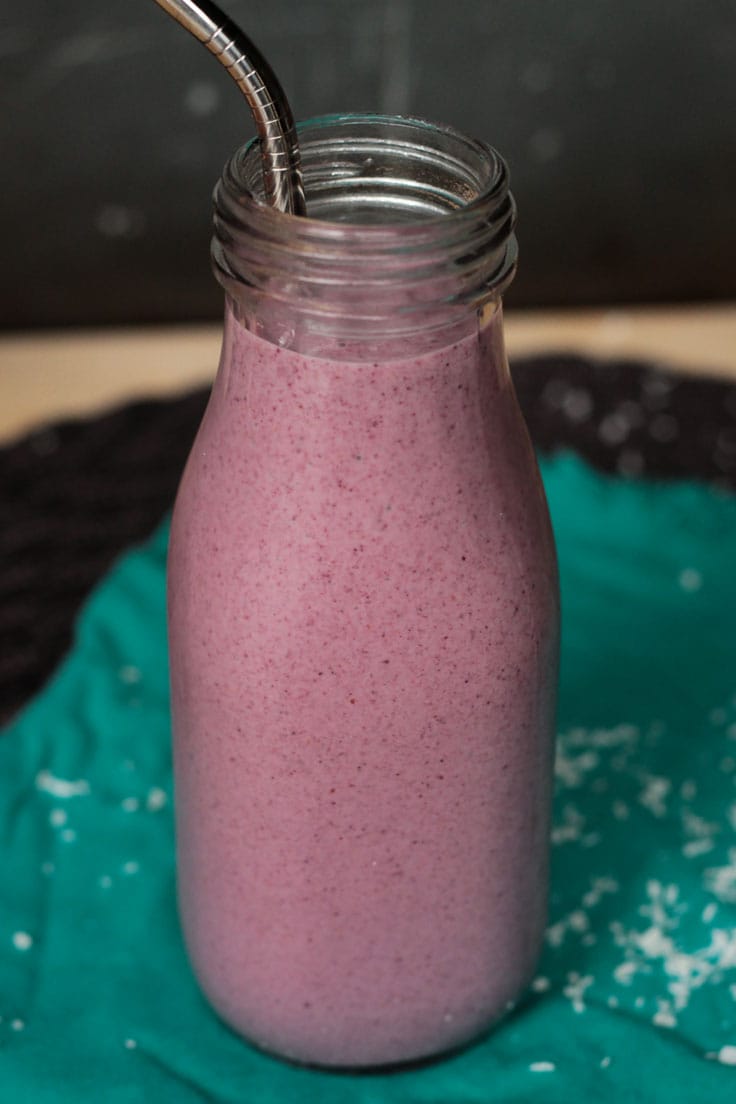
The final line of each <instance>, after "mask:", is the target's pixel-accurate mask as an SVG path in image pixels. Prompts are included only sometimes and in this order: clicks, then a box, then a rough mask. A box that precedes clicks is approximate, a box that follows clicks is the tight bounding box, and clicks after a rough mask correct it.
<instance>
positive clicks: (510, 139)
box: [0, 0, 736, 327]
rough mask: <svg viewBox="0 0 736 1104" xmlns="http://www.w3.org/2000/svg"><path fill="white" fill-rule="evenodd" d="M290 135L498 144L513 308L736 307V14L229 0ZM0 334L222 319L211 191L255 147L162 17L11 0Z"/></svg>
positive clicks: (632, 2) (692, 9) (3, 84)
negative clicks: (356, 114) (513, 248)
mask: <svg viewBox="0 0 736 1104" xmlns="http://www.w3.org/2000/svg"><path fill="white" fill-rule="evenodd" d="M223 3H224V6H225V7H226V8H227V10H228V11H229V12H230V13H231V14H232V15H233V16H234V17H235V18H236V19H237V20H238V21H239V22H241V23H242V25H243V27H244V28H245V29H246V31H247V32H248V33H250V35H251V36H252V37H253V39H254V40H255V41H256V42H257V43H258V45H259V46H260V47H261V49H262V50H263V52H264V53H265V54H266V55H267V56H268V57H269V58H270V59H271V60H272V63H273V65H274V68H275V69H276V70H277V72H278V73H279V74H280V76H281V79H282V82H283V84H284V87H285V88H286V90H287V93H288V94H289V96H290V99H291V101H292V104H293V107H294V112H295V115H296V116H297V118H306V117H308V116H310V115H314V114H321V113H329V112H333V111H345V110H369V111H371V110H378V111H390V112H400V113H410V114H418V115H423V116H426V117H429V118H432V119H435V120H436V121H441V122H447V123H451V124H454V125H456V126H458V127H460V128H462V129H464V130H465V131H467V132H469V133H471V134H474V135H476V136H478V137H481V138H484V139H485V140H487V141H490V142H491V143H493V144H494V145H496V146H497V147H498V148H499V149H500V150H501V151H502V152H503V153H504V154H505V156H506V158H507V160H508V161H509V162H510V165H511V171H512V180H513V188H514V192H515V194H516V197H517V200H518V205H519V211H520V223H519V238H520V245H521V266H520V271H519V276H518V278H517V281H516V283H515V285H514V287H513V289H512V293H511V296H512V298H513V301H514V302H515V303H516V304H517V305H522V304H523V305H559V304H583V303H599V302H631V301H641V302H643V301H657V300H683V299H710V298H723V297H730V296H733V295H734V294H735V293H736V214H735V213H734V192H735V190H736V76H735V75H734V74H735V72H736V0H700V2H696V0H666V2H665V0H455V2H454V3H448V2H447V0H423V2H422V0H302V2H301V3H300V2H299V0H280V2H276V0H223ZM0 58H1V59H2V64H1V65H0V103H2V105H3V107H2V112H1V113H0V153H1V154H2V159H1V161H0V165H1V168H0V172H1V173H2V176H1V177H0V180H1V181H2V208H1V210H0V235H1V240H2V243H3V254H4V262H5V263H4V264H3V265H2V274H1V275H0V281H1V282H2V288H1V289H0V291H1V294H0V325H2V326H5V327H20V326H22V327H27V326H36V325H58V324H65V323H74V324H79V323H103V322H128V321H131V322H135V321H160V320H172V319H192V320H193V319H201V318H207V317H216V316H218V315H219V313H220V309H221V295H220V290H219V288H218V287H217V285H216V284H215V283H214V279H213V278H212V276H211V275H210V270H209V260H208V239H209V219H210V192H211V188H212V185H213V183H214V181H215V179H216V177H217V176H218V174H219V171H220V169H221V166H222V164H223V162H224V161H225V159H226V157H227V156H228V155H229V153H230V152H231V151H232V149H233V148H234V147H235V146H236V145H239V144H241V143H242V142H244V141H245V140H247V139H248V138H250V137H251V135H252V133H253V131H252V126H251V123H250V120H249V117H248V115H247V112H246V109H245V104H244V102H243V101H242V100H241V97H240V94H239V93H238V91H237V89H236V88H235V86H234V85H233V84H232V82H231V81H230V80H229V79H228V77H227V76H226V75H225V73H224V72H223V71H222V70H221V69H220V67H219V66H218V65H217V63H216V62H215V61H214V59H213V58H212V57H210V56H209V55H208V54H207V53H206V51H205V50H204V49H203V48H202V47H201V46H200V45H198V44H197V43H195V42H194V41H193V40H192V39H190V38H189V37H188V36H187V35H186V34H185V32H184V31H183V30H181V28H178V27H176V26H175V25H174V23H173V22H172V21H171V20H170V19H168V18H167V17H166V16H165V15H164V14H163V12H161V11H160V9H159V8H158V7H157V6H156V5H155V4H154V3H153V0H118V3H116V4H108V3H106V4H102V3H100V2H99V0H64V2H63V3H61V2H59V0H24V2H23V3H22V4H18V3H15V4H12V5H11V4H10V3H9V0H0Z"/></svg>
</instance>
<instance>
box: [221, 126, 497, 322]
mask: <svg viewBox="0 0 736 1104" xmlns="http://www.w3.org/2000/svg"><path fill="white" fill-rule="evenodd" d="M297 133H298V135H299V142H300V147H301V160H302V171H303V175H304V187H305V194H306V200H307V217H297V216H294V215H290V214H285V213H284V212H282V211H278V210H275V209H274V208H272V207H269V206H267V205H266V203H265V197H264V194H263V181H262V174H261V158H260V151H259V146H258V142H257V141H253V142H251V143H250V144H249V145H247V146H245V147H243V148H242V149H239V150H238V151H236V153H235V154H234V156H233V157H232V158H231V160H230V161H229V162H228V163H227V165H226V166H225V169H224V171H223V175H222V178H221V180H220V181H219V182H218V184H217V186H216V188H215V192H214V237H213V243H212V258H213V265H214V269H215V274H216V276H217V279H218V280H219V282H220V283H221V284H222V285H223V287H224V288H225V289H226V291H227V292H228V294H229V295H230V296H231V297H232V298H233V299H234V300H235V302H236V304H237V303H238V302H241V303H243V302H244V300H247V299H248V297H249V296H252V295H253V294H254V293H261V294H263V295H267V296H269V297H272V298H273V297H275V298H277V299H278V298H281V299H282V300H283V301H284V302H285V301H286V300H288V301H289V302H290V303H291V305H292V306H293V307H294V308H295V309H296V310H297V311H303V312H308V313H311V314H313V315H321V316H323V317H325V316H333V317H336V316H340V317H343V318H344V319H346V320H347V319H353V320H354V321H355V322H356V323H357V322H359V321H363V322H367V321H368V320H372V321H373V322H375V321H376V320H382V321H383V322H385V323H386V324H387V325H389V327H390V328H391V329H392V332H398V331H399V330H400V329H401V328H402V327H403V328H404V329H408V328H410V327H411V325H415V324H416V325H426V324H430V318H429V315H431V312H432V311H433V310H435V309H436V308H437V306H439V305H442V307H443V308H444V312H445V313H446V311H447V310H450V309H452V308H456V309H457V310H464V311H465V312H466V313H467V309H468V307H469V306H471V305H481V304H484V303H486V302H487V301H488V299H489V298H491V297H497V296H500V295H501V293H502V292H503V290H504V289H505V288H506V287H507V285H508V284H509V283H510V281H511V279H512V278H513V275H514V272H515V269H516V256H517V247H516V238H515V236H514V226H515V221H516V207H515V204H514V200H513V197H512V195H511V192H510V190H509V174H508V169H507V167H506V163H505V162H504V160H503V158H502V157H501V156H500V155H499V154H498V153H497V152H496V151H495V150H494V149H493V148H492V147H491V146H488V145H486V144H485V143H483V142H479V141H476V140H475V139H471V138H467V137H466V136H465V135H463V134H461V133H460V132H458V131H456V130H454V129H452V128H450V127H440V126H436V125H435V124H433V123H429V122H427V121H425V120H423V119H414V118H404V117H400V116H386V115H337V116H327V117H324V118H318V119H313V120H310V121H308V122H306V123H302V124H300V125H299V126H298V127H297ZM422 312H423V313H424V315H425V316H426V317H425V321H424V322H423V323H422V322H420V320H419V315H420V314H422ZM427 312H429V314H428V313H427ZM399 316H402V317H403V319H404V321H403V322H400V321H399ZM407 316H411V319H410V320H409V318H408V317H407Z"/></svg>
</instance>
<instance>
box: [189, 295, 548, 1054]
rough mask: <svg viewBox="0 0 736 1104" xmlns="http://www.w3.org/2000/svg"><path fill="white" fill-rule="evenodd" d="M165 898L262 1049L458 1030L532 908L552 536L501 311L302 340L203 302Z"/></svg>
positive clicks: (519, 955)
mask: <svg viewBox="0 0 736 1104" xmlns="http://www.w3.org/2000/svg"><path fill="white" fill-rule="evenodd" d="M169 611H170V649H171V680H172V706H173V723H174V737H175V744H174V752H175V776H176V808H177V833H178V863H179V894H180V909H181V916H182V922H183V927H184V933H185V938H186V942H187V946H188V950H189V954H190V958H191V961H192V964H193V966H194V969H195V972H196V974H197V977H198V979H199V981H200V984H201V986H202V988H203V990H204V992H205V993H206V995H207V996H208V998H209V1000H210V1001H211V1003H212V1004H213V1005H214V1007H215V1008H216V1009H217V1011H218V1012H219V1013H220V1015H221V1016H222V1017H223V1018H224V1019H225V1020H226V1021H227V1022H228V1023H229V1024H230V1025H232V1026H233V1027H234V1028H235V1029H236V1030H237V1031H238V1032H240V1033H242V1034H243V1035H245V1036H246V1037H247V1038H249V1039H251V1040H252V1041H253V1042H255V1043H256V1044H258V1045H259V1046H261V1047H263V1048H265V1049H267V1050H269V1051H274V1052H277V1053H280V1054H282V1055H285V1056H287V1057H289V1058H292V1059H296V1060H298V1061H304V1062H308V1063H318V1064H324V1065H336V1066H370V1065H381V1064H386V1063H392V1062H398V1061H406V1060H409V1059H414V1058H420V1057H423V1056H426V1055H430V1054H434V1053H437V1052H440V1051H443V1050H446V1049H449V1048H451V1047H454V1046H456V1045H459V1044H462V1043H464V1042H466V1041H467V1040H469V1039H471V1038H473V1037H474V1036H476V1035H477V1034H478V1033H480V1032H482V1031H483V1030H484V1029H485V1028H486V1027H487V1026H488V1025H489V1024H491V1023H492V1022H493V1021H494V1019H496V1018H497V1017H498V1016H499V1015H500V1014H502V1013H503V1011H504V1009H505V1007H506V1006H507V1003H508V1002H509V1001H510V1000H512V999H513V998H514V997H515V996H516V995H517V994H518V993H519V991H520V989H521V988H522V987H523V986H524V984H525V983H526V981H527V980H528V979H529V977H530V975H531V973H532V971H533V968H534V964H535V961H536V958H537V955H538V951H539V948H540V943H541V939H542V933H543V928H544V923H545V915H546V896H547V853H548V825H549V806H550V774H551V770H550V767H551V756H552V746H553V714H554V699H555V685H556V674H557V647H558V603H557V577H556V561H555V553H554V546H553V541H552V536H551V532H550V527H549V521H548V515H547V508H546V504H545V499H544V494H543V491H542V487H541V483H540V480H539V475H538V471H537V467H536V462H535V458H534V455H533V452H532V449H531V446H530V443H529V440H528V436H527V433H526V430H525V427H524V425H523V422H522V419H521V415H520V412H519V409H518V406H517V402H516V398H515V395H514V392H513V388H512V386H511V382H510V378H509V374H508V366H507V362H506V356H505V353H504V350H503V337H502V322H501V310H500V307H498V309H496V311H495V313H491V315H490V318H487V320H486V324H484V325H483V326H481V328H479V329H476V330H475V331H474V332H471V333H469V334H468V335H467V336H466V337H464V338H463V339H462V340H459V341H457V342H455V343H452V344H449V345H448V346H447V347H445V348H442V349H439V350H434V351H431V352H427V353H425V354H423V355H420V356H417V357H412V358H409V357H402V358H399V359H393V360H392V359H389V360H383V361H382V362H380V363H379V362H373V361H371V360H367V361H363V362H360V363H357V362H342V361H340V360H337V359H327V358H325V359H321V358H316V357H307V356H303V355H300V354H299V353H297V352H294V351H291V350H288V349H285V348H281V347H279V346H278V345H275V344H271V343H270V342H268V341H265V340H263V339H262V338H261V337H258V336H255V335H254V334H253V333H251V332H250V331H249V330H247V329H245V328H244V327H243V326H242V325H241V324H240V323H239V322H238V321H236V319H235V318H234V316H233V314H232V313H231V312H230V311H228V314H227V317H226V333H225V343H224V348H223V357H222V361H221V365H220V370H219V373H218V376H217V380H216V383H215V386H214V389H213V393H212V397H211V400H210V403H209V406H208V409H207V413H206V415H205V418H204V421H203V424H202V426H201V428H200V431H199V435H198V437H197V440H196V443H195V445H194V448H193V450H192V454H191V456H190V459H189V463H188V465H187V468H186V471H185V474H184V477H183V481H182V484H181V488H180V491H179V496H178V499H177V503H176V508H175V512H174V519H173V525H172V536H171V550H170V560H169Z"/></svg>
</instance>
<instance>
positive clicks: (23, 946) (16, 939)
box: [13, 931, 33, 951]
mask: <svg viewBox="0 0 736 1104" xmlns="http://www.w3.org/2000/svg"><path fill="white" fill-rule="evenodd" d="M13 946H14V947H15V949H16V951H29V950H30V949H31V947H32V946H33V936H32V935H29V934H28V932H25V931H17V932H13Z"/></svg>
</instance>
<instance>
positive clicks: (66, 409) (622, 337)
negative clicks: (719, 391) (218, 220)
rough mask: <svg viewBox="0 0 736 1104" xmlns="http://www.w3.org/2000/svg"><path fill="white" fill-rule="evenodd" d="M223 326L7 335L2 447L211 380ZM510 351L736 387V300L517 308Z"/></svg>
mask: <svg viewBox="0 0 736 1104" xmlns="http://www.w3.org/2000/svg"><path fill="white" fill-rule="evenodd" d="M220 335H221V330H220V327H219V326H177V327H162V328H146V329H129V330H103V331H59V332H51V333H42V334H41V335H39V334H13V335H8V336H6V337H4V338H0V441H10V440H12V439H13V438H14V437H17V436H19V435H20V434H22V433H25V432H27V431H28V430H30V429H32V428H34V427H36V426H40V425H43V424H44V423H46V422H50V421H55V420H58V419H60V418H66V417H73V416H81V415H88V414H92V413H95V412H99V411H101V410H104V409H106V408H109V407H111V406H115V405H118V404H119V403H122V402H125V401H127V400H129V399H134V398H143V397H151V396H163V395H174V394H177V393H181V392H183V391H186V390H189V389H192V388H194V387H198V386H202V385H204V384H206V383H208V382H209V381H210V380H211V379H212V376H213V374H214V371H215V368H216V366H217V358H218V354H219V346H220ZM506 337H507V343H508V348H509V354H510V355H511V356H512V357H513V356H523V355H525V354H532V353H542V352H545V353H550V352H578V353H581V354H583V355H585V356H589V357H601V358H607V357H615V358H620V357H624V358H643V359H646V360H649V361H654V362H655V363H659V364H661V365H663V366H666V367H669V368H674V369H676V370H680V371H689V372H697V373H698V374H703V375H705V376H712V377H721V378H726V379H733V380H734V381H736V303H733V304H723V305H717V306H706V307H703V306H698V307H679V306H678V307H671V306H667V307H657V308H650V309H623V308H622V309H618V308H617V309H609V310H585V311H543V312H542V311H516V312H514V311H510V312H508V313H507V315H506Z"/></svg>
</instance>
